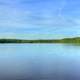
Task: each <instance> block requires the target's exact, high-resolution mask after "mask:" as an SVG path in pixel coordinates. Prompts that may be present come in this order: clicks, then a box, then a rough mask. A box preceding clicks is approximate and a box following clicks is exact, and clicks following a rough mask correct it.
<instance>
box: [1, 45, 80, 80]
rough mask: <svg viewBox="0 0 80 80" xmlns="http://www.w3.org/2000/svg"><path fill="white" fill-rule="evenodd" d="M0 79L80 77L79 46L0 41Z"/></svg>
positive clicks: (66, 79)
mask: <svg viewBox="0 0 80 80" xmlns="http://www.w3.org/2000/svg"><path fill="white" fill-rule="evenodd" d="M0 80H80V46H72V45H63V44H4V45H3V44H1V45H0Z"/></svg>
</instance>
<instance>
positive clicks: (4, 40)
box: [0, 37, 80, 44]
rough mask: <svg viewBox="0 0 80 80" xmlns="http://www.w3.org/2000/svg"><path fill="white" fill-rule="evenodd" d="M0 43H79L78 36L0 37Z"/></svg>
mask: <svg viewBox="0 0 80 80" xmlns="http://www.w3.org/2000/svg"><path fill="white" fill-rule="evenodd" d="M0 43H77V44H80V37H74V38H63V39H39V40H23V39H0Z"/></svg>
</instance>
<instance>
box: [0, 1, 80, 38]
mask: <svg viewBox="0 0 80 80" xmlns="http://www.w3.org/2000/svg"><path fill="white" fill-rule="evenodd" d="M73 36H80V0H0V38H9V37H10V38H26V39H27V38H29V39H31V38H35V39H36V38H39V39H42V38H62V37H73Z"/></svg>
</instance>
